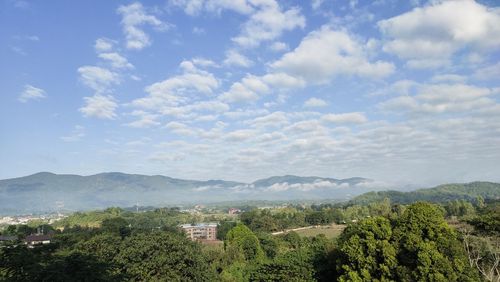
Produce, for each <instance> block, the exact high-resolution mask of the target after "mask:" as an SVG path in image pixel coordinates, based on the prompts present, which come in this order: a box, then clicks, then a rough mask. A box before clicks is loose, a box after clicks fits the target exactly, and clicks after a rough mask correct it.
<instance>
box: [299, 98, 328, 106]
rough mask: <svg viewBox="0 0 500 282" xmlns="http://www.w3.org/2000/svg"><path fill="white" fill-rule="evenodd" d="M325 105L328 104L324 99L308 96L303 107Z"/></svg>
mask: <svg viewBox="0 0 500 282" xmlns="http://www.w3.org/2000/svg"><path fill="white" fill-rule="evenodd" d="M326 106H328V103H327V102H326V101H325V100H322V99H319V98H315V97H313V98H309V99H308V100H307V101H305V103H304V107H306V108H318V107H326Z"/></svg>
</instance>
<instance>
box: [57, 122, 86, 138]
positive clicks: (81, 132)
mask: <svg viewBox="0 0 500 282" xmlns="http://www.w3.org/2000/svg"><path fill="white" fill-rule="evenodd" d="M83 137H85V127H83V126H81V125H76V126H75V128H74V129H73V130H72V131H71V133H70V134H69V135H67V136H61V140H63V141H64V142H76V141H79V140H80V139H82V138H83Z"/></svg>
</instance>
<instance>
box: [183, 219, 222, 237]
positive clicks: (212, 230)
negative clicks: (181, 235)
mask: <svg viewBox="0 0 500 282" xmlns="http://www.w3.org/2000/svg"><path fill="white" fill-rule="evenodd" d="M181 228H182V230H183V231H184V232H185V233H186V236H187V237H188V238H189V239H191V240H193V241H194V240H217V223H213V222H211V223H198V224H182V225H181Z"/></svg>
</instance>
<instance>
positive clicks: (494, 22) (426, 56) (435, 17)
mask: <svg viewBox="0 0 500 282" xmlns="http://www.w3.org/2000/svg"><path fill="white" fill-rule="evenodd" d="M378 26H379V28H380V30H381V31H382V33H383V34H384V35H385V36H386V37H388V38H389V40H388V41H387V42H386V43H385V44H384V47H383V48H384V50H385V51H387V52H389V53H393V54H396V55H397V56H399V57H400V58H403V59H408V60H410V61H409V62H408V64H409V66H410V67H414V68H432V67H439V66H441V65H443V64H446V63H447V59H448V58H449V57H450V56H451V55H453V54H454V53H455V52H457V51H458V50H460V49H464V48H472V49H479V50H487V49H494V48H498V46H500V12H499V10H498V9H495V8H487V7H486V6H483V5H481V4H479V3H477V2H475V1H472V0H456V1H435V2H431V4H430V5H428V6H426V7H423V8H415V9H413V10H412V11H410V12H407V13H404V14H402V15H399V16H396V17H393V18H390V19H386V20H382V21H379V22H378Z"/></svg>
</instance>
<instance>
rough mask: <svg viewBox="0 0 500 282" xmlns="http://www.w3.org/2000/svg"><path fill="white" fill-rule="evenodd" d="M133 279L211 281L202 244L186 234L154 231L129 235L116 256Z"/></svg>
mask: <svg viewBox="0 0 500 282" xmlns="http://www.w3.org/2000/svg"><path fill="white" fill-rule="evenodd" d="M115 261H116V263H117V264H119V265H120V268H121V271H122V273H124V274H125V275H126V276H128V277H130V279H131V280H132V281H210V280H212V279H213V278H214V277H213V272H211V271H210V268H209V265H208V264H207V262H206V261H205V259H204V257H203V255H202V252H201V249H200V246H199V245H197V244H195V243H193V242H191V241H189V240H188V239H187V238H185V237H184V236H182V235H179V234H173V233H167V232H154V233H149V234H147V233H139V234H134V235H131V236H129V237H126V238H125V239H124V240H123V242H122V244H121V246H120V253H119V254H118V255H117V257H116V259H115Z"/></svg>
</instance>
